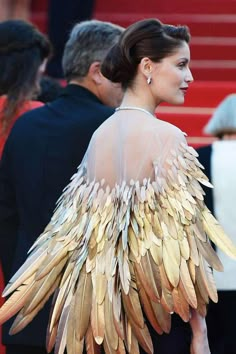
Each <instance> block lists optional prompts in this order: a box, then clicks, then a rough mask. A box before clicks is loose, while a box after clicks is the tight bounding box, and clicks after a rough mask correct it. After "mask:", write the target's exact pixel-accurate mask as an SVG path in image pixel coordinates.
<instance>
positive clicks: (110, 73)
mask: <svg viewBox="0 0 236 354" xmlns="http://www.w3.org/2000/svg"><path fill="white" fill-rule="evenodd" d="M135 69H136V68H135V65H133V62H132V59H131V58H130V57H128V56H127V55H126V54H125V53H124V51H123V50H122V48H121V45H120V42H118V43H117V44H115V45H114V46H113V47H112V48H111V50H110V51H109V52H108V54H107V56H106V57H105V59H104V61H103V63H102V66H101V72H102V74H103V75H104V76H105V77H106V78H107V79H109V80H111V81H112V82H120V83H121V84H122V86H123V87H126V86H127V84H128V83H129V82H130V80H131V79H132V78H133V75H134V71H135Z"/></svg>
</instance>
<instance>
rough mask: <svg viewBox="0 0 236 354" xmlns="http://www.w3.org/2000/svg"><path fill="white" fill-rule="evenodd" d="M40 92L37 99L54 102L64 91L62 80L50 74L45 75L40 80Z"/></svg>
mask: <svg viewBox="0 0 236 354" xmlns="http://www.w3.org/2000/svg"><path fill="white" fill-rule="evenodd" d="M39 85H40V92H39V94H38V96H37V100H38V101H40V102H43V103H47V102H52V101H54V100H55V99H56V98H58V97H59V96H60V95H61V94H62V92H63V86H62V85H61V84H60V82H59V81H58V80H56V79H54V78H52V77H50V76H47V75H43V76H42V77H41V79H40V82H39Z"/></svg>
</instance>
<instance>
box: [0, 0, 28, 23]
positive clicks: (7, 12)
mask: <svg viewBox="0 0 236 354" xmlns="http://www.w3.org/2000/svg"><path fill="white" fill-rule="evenodd" d="M30 4H31V0H0V9H1V10H0V21H5V20H10V19H15V20H16V19H21V20H25V21H28V20H29V17H30Z"/></svg>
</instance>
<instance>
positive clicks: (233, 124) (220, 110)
mask: <svg viewBox="0 0 236 354" xmlns="http://www.w3.org/2000/svg"><path fill="white" fill-rule="evenodd" d="M204 132H205V133H207V134H211V135H214V136H220V135H222V134H223V133H230V132H236V94H231V95H229V96H227V97H226V98H225V99H224V100H223V101H222V102H221V103H220V105H219V106H218V107H217V108H216V110H215V112H214V114H213V116H212V117H211V119H210V120H209V122H208V123H207V125H206V126H205V128H204Z"/></svg>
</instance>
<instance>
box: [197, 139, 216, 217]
mask: <svg viewBox="0 0 236 354" xmlns="http://www.w3.org/2000/svg"><path fill="white" fill-rule="evenodd" d="M197 152H198V154H199V156H198V160H199V162H200V163H201V164H202V165H203V167H204V168H205V169H204V170H203V172H204V173H205V175H206V176H207V177H208V178H209V181H210V182H211V183H212V176H211V153H212V146H211V145H208V146H203V147H201V148H199V149H197ZM202 187H203V189H204V191H205V193H206V195H205V196H204V201H205V203H206V206H207V207H208V209H210V211H211V212H212V213H213V214H214V206H213V193H212V189H211V188H208V187H205V186H202Z"/></svg>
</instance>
